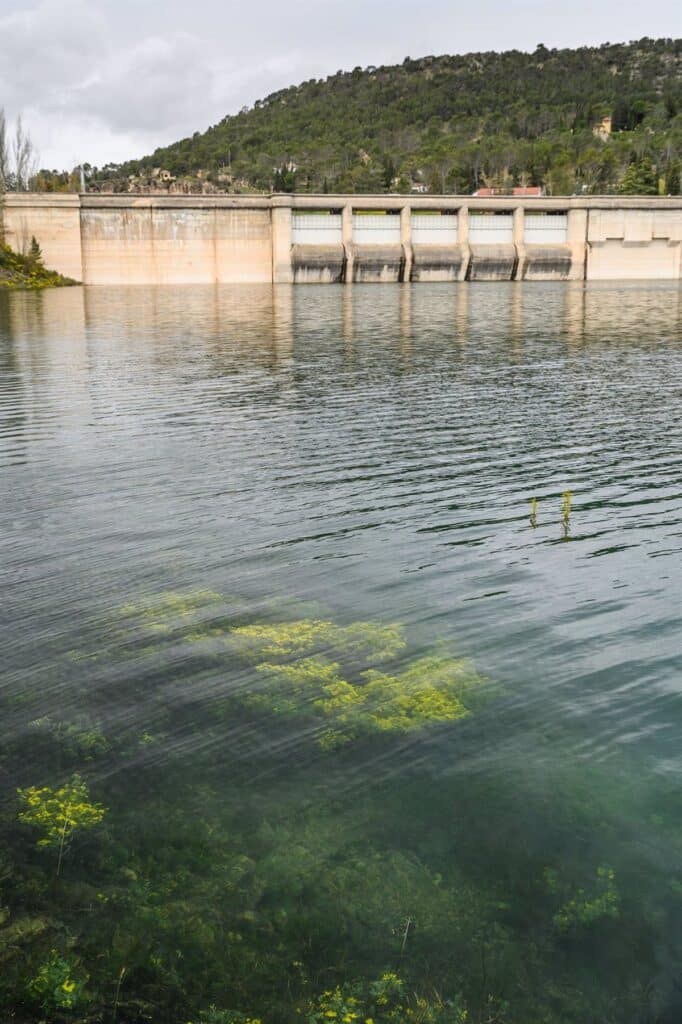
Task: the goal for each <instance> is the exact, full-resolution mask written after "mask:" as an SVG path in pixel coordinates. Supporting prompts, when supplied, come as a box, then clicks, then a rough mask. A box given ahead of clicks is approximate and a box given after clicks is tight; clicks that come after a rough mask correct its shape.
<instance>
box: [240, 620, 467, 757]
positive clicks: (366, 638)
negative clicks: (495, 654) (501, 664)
mask: <svg viewBox="0 0 682 1024" xmlns="http://www.w3.org/2000/svg"><path fill="white" fill-rule="evenodd" d="M228 642H229V643H230V645H231V646H232V647H233V649H234V650H235V652H236V653H238V654H240V655H241V656H242V657H245V658H247V659H248V660H249V661H251V662H252V663H254V664H255V670H256V673H257V683H256V684H255V685H254V686H253V687H252V689H250V690H248V691H246V692H244V691H242V692H241V693H240V694H239V695H238V696H237V697H235V700H237V701H239V702H240V703H242V704H244V705H246V706H249V707H252V708H257V709H259V710H261V711H269V712H271V713H274V714H277V715H297V716H300V717H302V718H309V719H312V720H314V721H315V723H316V724H317V725H318V726H319V732H318V743H319V744H320V745H321V746H323V747H330V748H334V747H338V746H342V745H343V744H345V743H348V742H350V741H352V740H354V739H359V738H360V737H362V736H363V735H364V736H368V735H370V734H378V733H408V732H412V731H414V730H417V729H421V728H423V727H425V726H429V725H434V724H437V723H440V724H445V723H448V722H455V721H457V720H459V719H462V718H465V717H466V716H467V715H469V714H470V713H471V711H472V709H473V706H474V704H475V703H476V701H477V700H480V697H481V695H482V691H483V689H484V680H483V679H482V677H481V676H480V675H479V674H478V673H477V672H476V670H475V668H474V666H473V665H472V664H471V662H470V661H468V660H467V659H464V658H455V657H453V656H452V655H450V654H447V653H442V652H440V651H439V652H438V653H435V654H434V653H432V654H427V655H425V656H422V657H420V658H417V659H415V660H414V661H412V662H408V663H407V665H405V664H404V663H403V662H402V661H399V660H398V659H399V656H400V655H402V654H403V652H404V651H405V649H406V646H407V644H406V640H405V635H404V628H403V627H402V626H401V625H399V624H396V623H392V624H389V625H383V624H381V623H375V622H354V623H351V624H350V625H348V626H338V625H336V624H335V623H333V622H331V621H329V620H319V619H299V620H296V621H293V622H284V623H274V624H252V625H248V626H242V627H239V628H237V629H234V630H232V632H231V633H230V635H229V639H228ZM392 663H395V664H394V665H392Z"/></svg>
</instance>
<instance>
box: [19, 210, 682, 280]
mask: <svg viewBox="0 0 682 1024" xmlns="http://www.w3.org/2000/svg"><path fill="white" fill-rule="evenodd" d="M0 216H1V217H2V225H3V228H4V236H5V240H6V241H7V243H8V244H9V245H11V246H12V247H13V248H14V249H16V250H18V251H20V252H25V251H27V250H28V247H29V246H30V243H31V238H33V237H35V238H36V239H37V241H38V243H39V244H40V247H41V249H42V251H43V256H44V260H45V263H46V265H47V266H49V267H50V268H52V269H54V270H58V271H60V272H61V273H62V274H66V275H67V276H69V277H73V278H75V279H76V280H78V281H82V282H83V284H86V285H118V284H126V285H130V284H146V285H150V284H154V285H157V284H211V283H240V282H243V283H267V282H274V283H296V284H305V283H329V284H332V283H337V282H352V281H359V282H398V281H417V282H419V281H451V282H454V281H521V280H528V281H556V280H564V281H573V280H588V281H600V280H625V279H630V280H637V279H641V280H680V278H681V276H682V259H681V249H682V197H680V196H678V197H667V198H665V197H628V196H589V197H583V196H570V197H563V198H562V197H551V198H550V197H543V198H536V197H532V198H522V199H521V198H518V197H495V198H475V197H472V196H396V195H380V196H379V195H377V196H360V195H354V196H332V195H323V196H311V195H280V194H276V195H271V196H242V195H224V196H174V195H171V196H166V195H133V194H123V195H95V194H90V195H88V194H83V195H75V194H58V193H10V194H8V195H6V196H5V200H4V203H3V205H2V207H0Z"/></svg>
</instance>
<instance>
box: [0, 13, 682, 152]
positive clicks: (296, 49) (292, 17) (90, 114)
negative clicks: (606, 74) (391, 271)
mask: <svg viewBox="0 0 682 1024" xmlns="http://www.w3.org/2000/svg"><path fill="white" fill-rule="evenodd" d="M681 27H682V25H681V19H680V15H679V11H678V5H677V0H659V3H658V4H657V5H656V7H655V9H654V10H651V9H650V10H646V9H645V8H643V6H642V5H641V3H635V2H634V0H624V2H621V3H617V2H616V0H610V2H607V3H602V4H601V5H594V4H592V3H591V2H589V0H574V2H573V3H572V4H571V5H569V6H567V7H566V9H560V8H559V7H558V5H557V4H556V3H555V2H554V0H552V2H551V3H549V2H546V0H521V2H518V0H516V2H514V3H513V4H510V3H508V2H507V0H479V3H478V4H477V5H476V7H475V8H473V9H472V8H471V6H470V4H469V3H466V4H464V3H463V2H461V0H457V2H454V3H453V0H422V3H421V4H419V3H418V2H415V0H362V2H361V0H343V2H341V0H315V2H313V0H290V2H289V3H288V4H286V5H284V4H281V3H275V0H260V2H259V3H258V5H257V6H256V5H255V4H254V5H248V4H244V3H243V0H240V2H239V3H236V2H234V0H227V2H225V0H203V3H202V4H201V5H192V4H190V3H188V2H187V0H165V2H164V3H163V4H162V5H161V4H159V3H157V2H156V0H153V2H152V0H88V2H86V0H0V105H4V106H5V108H6V110H7V112H8V114H9V116H10V118H12V117H14V116H16V114H17V113H18V112H20V111H22V112H23V114H24V118H25V121H26V123H27V124H28V126H29V128H30V129H31V131H32V133H33V136H34V139H35V140H36V142H37V144H38V146H39V149H40V151H41V154H42V160H41V163H42V164H43V166H54V167H58V166H69V165H71V164H73V163H75V162H78V161H79V160H81V159H89V160H91V161H92V162H94V163H99V164H101V163H104V162H106V161H107V160H120V159H124V158H126V157H131V156H140V155H142V154H144V153H147V152H149V151H150V150H152V149H153V148H155V147H156V146H157V145H162V144H164V143H166V142H170V141H172V140H174V139H177V138H179V137H182V136H184V135H187V134H190V133H191V132H192V131H195V130H201V129H204V128H205V127H207V126H208V125H209V124H213V123H215V122H216V121H218V120H220V119H221V118H222V117H223V116H224V115H225V114H227V113H233V112H235V111H236V110H238V109H239V108H240V107H241V106H242V105H243V104H245V103H252V102H253V101H254V100H255V99H257V98H259V97H262V96H264V95H266V94H267V93H268V92H271V91H273V90H274V89H279V88H282V87H284V86H286V85H290V84H293V83H295V82H299V81H302V80H304V79H307V78H311V77H326V75H328V74H332V73H334V72H335V71H336V70H337V69H338V68H342V67H343V68H352V67H354V66H355V65H358V64H360V65H366V64H370V63H371V64H380V63H388V62H395V61H400V60H402V59H403V58H404V57H405V56H406V55H407V54H409V55H411V56H419V55H421V54H425V53H444V52H449V53H457V52H460V53H461V52H465V51H467V50H482V49H502V48H508V47H512V46H514V47H518V48H520V49H532V48H533V47H534V46H535V45H536V44H537V43H538V42H540V41H542V42H545V43H546V44H547V45H550V46H551V45H556V46H562V45H563V46H571V45H579V44H581V43H598V42H603V41H605V40H607V39H615V38H616V37H617V38H619V39H630V38H639V37H641V36H642V35H650V36H658V35H676V34H679V32H680V28H681Z"/></svg>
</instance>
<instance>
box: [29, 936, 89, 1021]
mask: <svg viewBox="0 0 682 1024" xmlns="http://www.w3.org/2000/svg"><path fill="white" fill-rule="evenodd" d="M84 987H85V983H84V981H83V980H81V979H79V978H77V977H75V976H74V965H73V964H72V963H70V961H68V960H66V959H64V957H62V956H60V955H59V953H58V952H57V950H56V949H53V950H52V952H51V954H50V959H49V960H48V961H47V962H46V963H44V964H42V966H41V967H40V968H39V969H38V973H37V974H36V976H35V977H34V978H32V979H31V981H30V982H29V985H28V992H29V995H30V996H31V997H32V998H33V999H35V1000H36V1001H37V1002H38V1003H40V1006H41V1008H42V1009H43V1010H44V1011H45V1012H46V1013H48V1014H49V1015H50V1016H52V1014H53V1013H55V1012H59V1011H60V1010H73V1009H75V1007H76V1006H78V1003H79V1002H80V1000H81V997H82V995H83V989H84Z"/></svg>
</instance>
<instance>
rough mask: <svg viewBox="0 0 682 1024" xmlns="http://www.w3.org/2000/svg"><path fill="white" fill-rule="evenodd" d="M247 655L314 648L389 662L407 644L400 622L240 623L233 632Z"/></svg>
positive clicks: (276, 655)
mask: <svg viewBox="0 0 682 1024" xmlns="http://www.w3.org/2000/svg"><path fill="white" fill-rule="evenodd" d="M230 637H231V640H232V643H233V644H234V645H235V647H236V649H237V650H238V651H239V653H240V654H242V655H243V656H248V657H251V658H253V659H255V660H258V661H261V660H263V661H264V660H269V659H271V658H286V657H302V656H304V655H306V654H308V653H309V652H311V651H313V650H321V651H323V652H325V653H327V654H333V655H335V656H336V655H342V656H344V657H345V658H353V659H367V660H371V661H372V662H378V661H386V660H387V659H388V658H393V657H395V655H396V654H399V653H400V651H402V650H403V648H404V647H405V638H404V636H403V630H402V627H401V626H399V625H396V624H394V623H393V624H390V625H381V624H380V623H376V622H353V623H351V625H350V626H337V625H335V624H334V623H333V622H329V621H326V620H319V619H299V620H297V621H295V622H278V623H272V624H256V625H251V626H240V627H239V628H237V629H234V630H232V632H231V634H230Z"/></svg>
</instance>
